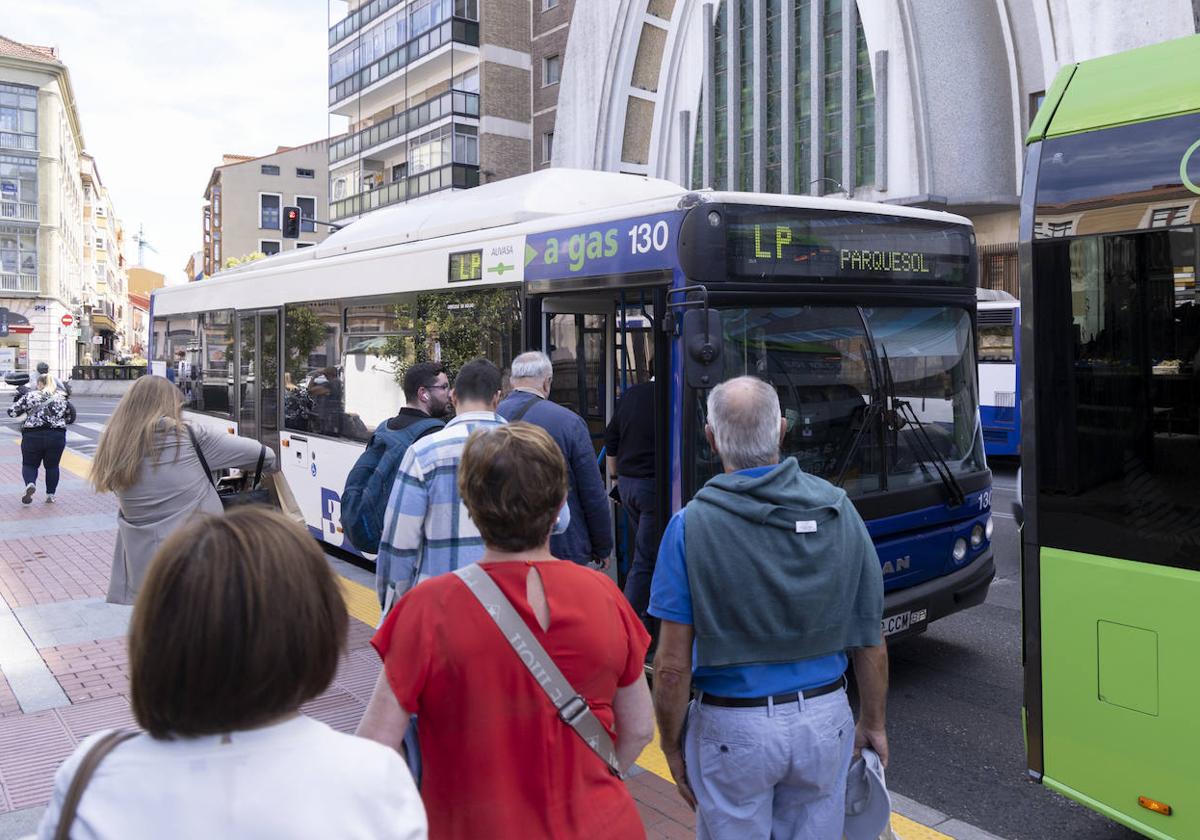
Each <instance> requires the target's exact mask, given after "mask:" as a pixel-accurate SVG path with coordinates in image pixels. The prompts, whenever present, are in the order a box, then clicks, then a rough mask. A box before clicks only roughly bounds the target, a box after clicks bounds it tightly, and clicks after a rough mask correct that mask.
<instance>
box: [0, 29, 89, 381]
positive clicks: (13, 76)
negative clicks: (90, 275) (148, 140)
mask: <svg viewBox="0 0 1200 840" xmlns="http://www.w3.org/2000/svg"><path fill="white" fill-rule="evenodd" d="M82 150H83V134H82V131H81V129H80V125H79V117H78V113H77V111H76V107H75V94H74V91H73V89H72V86H71V78H70V74H69V73H68V71H67V68H66V66H65V65H64V64H63V63H62V62H61V61H59V59H58V56H57V54H56V52H55V50H54V49H53V48H50V47H38V46H32V45H27V44H21V43H18V42H16V41H12V40H9V39H7V38H3V37H0V369H21V370H28V369H30V368H31V367H32V366H33V365H34V364H36V363H37V362H40V361H45V362H47V363H48V364H49V365H50V368H51V371H52V372H53V373H55V374H56V375H64V376H65V375H69V373H70V368H71V366H72V365H73V364H75V362H76V361H77V359H78V357H79V346H78V343H77V340H78V336H79V329H78V325H77V323H72V324H71V325H70V326H67V325H64V324H63V321H64V317H63V316H65V315H70V316H71V319H74V318H75V315H76V313H77V311H78V309H79V307H80V306H81V305H82V299H83V298H82V295H83V278H84V272H85V261H84V254H83V246H84V225H83V183H82V177H81V173H80V153H81V152H82ZM71 319H67V320H71Z"/></svg>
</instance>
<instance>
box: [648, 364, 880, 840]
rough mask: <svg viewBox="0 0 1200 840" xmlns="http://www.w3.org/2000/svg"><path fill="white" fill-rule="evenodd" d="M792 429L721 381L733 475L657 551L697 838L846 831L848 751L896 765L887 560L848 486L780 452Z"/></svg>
mask: <svg viewBox="0 0 1200 840" xmlns="http://www.w3.org/2000/svg"><path fill="white" fill-rule="evenodd" d="M786 431H787V424H786V421H785V420H784V419H783V418H782V417H781V416H780V411H779V398H778V396H777V395H776V393H775V390H774V388H772V387H771V386H770V385H768V384H767V383H766V382H763V381H762V380H761V379H757V378H755V377H751V376H743V377H739V378H737V379H732V380H730V381H728V382H725V383H722V384H721V385H719V386H717V387H716V388H714V389H713V390H712V392H711V393H710V394H709V397H708V424H707V426H706V427H705V430H704V432H705V436H706V437H707V438H708V442H709V444H710V445H711V446H712V447H713V449H714V450H715V451H716V452H717V454H718V455H719V456H720V458H721V464H722V466H723V467H724V468H725V472H724V474H723V475H718V476H715V477H714V478H712V479H711V480H710V481H709V482H708V483H707V484H705V485H704V487H703V488H701V490H700V491H699V492H698V493H697V494H696V495H695V497H694V498H693V499H692V501H691V502H690V503H688V505H687V507H685V508H684V509H683V510H681V511H679V512H678V513H677V514H675V516H674V517H673V518H672V519H671V522H670V523H669V524H668V526H667V529H666V532H665V533H664V534H663V541H662V545H661V546H660V547H659V553H658V564H657V566H656V568H655V571H654V582H653V585H652V588H651V595H650V614H651V615H653V616H655V617H656V618H658V619H661V621H662V630H661V634H660V636H659V640H658V652H657V655H656V656H655V660H654V669H655V673H654V707H655V712H656V716H657V718H658V729H659V733H660V735H661V738H662V750H663V753H664V754H665V756H666V759H667V764H668V766H669V767H670V769H671V774H672V775H673V776H674V778H675V782H676V784H677V785H678V789H679V792H680V795H681V796H683V798H684V800H685V801H687V803H688V804H689V805H691V806H692V807H693V808H695V809H696V832H697V836H698V837H700V838H710V837H712V838H717V837H767V836H772V837H789V838H798V840H827V838H833V837H841V836H842V828H843V820H844V818H845V797H846V775H847V771H848V769H849V765H850V759H851V755H852V753H853V752H855V751H858V750H860V749H862V748H865V747H870V748H872V749H874V750H875V752H877V753H878V754H879V757H880V759H881V761H882V762H883V763H884V764H886V763H887V757H888V752H887V750H888V745H887V734H886V732H885V729H884V718H885V708H886V703H887V648H886V647H885V646H884V643H883V638H882V634H881V631H880V622H881V619H882V616H883V574H882V570H881V568H880V565H879V556H878V554H877V553H876V551H875V546H874V544H873V543H872V542H871V537H870V535H869V534H868V533H867V529H866V526H865V525H864V524H863V521H862V518H861V517H860V516H859V515H858V512H857V511H856V510H855V509H854V505H853V504H851V503H850V500H849V498H848V497H847V496H846V493H845V492H844V491H843V490H841V489H840V488H838V487H834V486H833V485H832V484H830V483H829V482H827V481H825V480H824V479H820V478H817V477H815V476H811V475H806V474H805V473H804V472H802V471H801V470H800V467H799V465H798V464H797V463H796V460H795V459H794V458H788V459H787V460H786V461H783V462H782V463H780V460H779V455H780V453H779V447H780V443H781V441H782V440H783V435H784V433H785V432H786ZM685 523H686V527H685ZM693 644H694V649H693ZM851 658H852V659H853V661H854V672H855V676H856V678H857V682H858V692H859V697H860V700H861V707H862V716H861V719H860V720H859V721H858V724H857V726H855V723H854V716H853V714H852V712H851V710H850V704H849V702H848V701H847V699H846V691H845V677H844V674H845V670H846V667H847V665H848V660H849V659H851ZM693 682H694V683H695V686H696V689H697V699H696V700H694V701H692V702H691V708H690V711H689V701H688V696H689V690H690V688H691V684H692V683H693ZM685 717H686V718H687V719H688V726H687V735H686V738H684V736H683V729H684V726H683V723H684V719H685ZM685 741H686V743H685ZM730 768H736V772H731V770H730ZM735 805H736V807H735Z"/></svg>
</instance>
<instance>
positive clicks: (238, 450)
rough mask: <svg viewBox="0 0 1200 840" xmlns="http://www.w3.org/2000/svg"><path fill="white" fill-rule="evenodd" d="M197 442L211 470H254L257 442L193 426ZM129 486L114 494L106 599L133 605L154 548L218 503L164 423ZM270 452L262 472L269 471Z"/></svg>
mask: <svg viewBox="0 0 1200 840" xmlns="http://www.w3.org/2000/svg"><path fill="white" fill-rule="evenodd" d="M192 430H193V431H194V432H195V433H196V441H197V442H198V443H199V444H200V449H201V450H202V451H203V452H204V458H205V460H207V461H208V466H209V468H210V469H213V470H223V469H232V468H241V469H254V467H255V465H256V464H257V463H258V453H259V450H260V445H259V443H258V441H256V440H250V439H249V438H244V437H239V436H237V435H231V434H227V433H224V432H221V431H217V430H213V429H210V428H206V427H204V426H200V425H195V426H193V427H192ZM154 444H155V445H154V453H153V454H152V455H151V456H150V457H149V458H148V459H147V463H146V464H144V465H143V466H142V470H141V472H140V473H139V474H138V478H137V481H136V482H134V484H133V486H132V487H130V488H129V489H127V490H125V491H124V492H122V493H118V494H117V500H118V502H119V503H120V505H121V512H120V514H119V516H118V521H117V547H116V551H115V552H114V553H113V565H112V577H111V578H110V580H109V585H108V601H109V603H112V604H132V603H133V600H134V598H135V597H136V596H137V593H138V589H139V588H140V587H141V584H142V578H144V577H145V575H146V569H147V568H148V567H149V565H150V559H151V558H152V557H154V554H155V552H156V551H158V547H159V545H161V544H162V542H163V541H164V540H165V539H166V538H167V537H169V536H170V535H171V534H172V533H173V532H174V531H175V529H177V528H179V527H181V526H182V525H183V524H184V523H185V522H187V520H188V519H190V518H191V517H192V515H193V514H195V513H196V512H197V511H200V512H203V513H215V514H220V513H221V512H222V507H221V500H220V499H219V498H218V497H217V492H216V491H215V490H214V489H213V487H212V484H211V483H210V482H209V480H208V476H207V475H205V473H204V468H203V467H201V466H200V459H199V458H197V457H196V453H195V451H194V450H193V449H192V445H191V441H189V440H188V437H187V434H186V433H185V434H184V435H183V436H181V437H180V436H177V435H176V434H175V432H174V431H173V430H171V429H170V428H169V427H168V425H167V424H166V423H165V422H164V425H163V428H162V429H160V430H159V432H158V433H157V436H156V437H155V441H154ZM274 466H275V453H274V452H272V451H271V450H270V449H269V448H268V449H267V456H266V458H265V459H264V462H263V470H264V471H266V470H267V469H273V468H274Z"/></svg>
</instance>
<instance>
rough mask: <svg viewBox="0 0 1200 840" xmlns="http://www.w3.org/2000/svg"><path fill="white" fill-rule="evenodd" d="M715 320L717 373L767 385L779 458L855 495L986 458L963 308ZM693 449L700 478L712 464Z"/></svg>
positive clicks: (747, 312)
mask: <svg viewBox="0 0 1200 840" xmlns="http://www.w3.org/2000/svg"><path fill="white" fill-rule="evenodd" d="M721 317H722V322H723V324H724V340H725V374H726V376H727V377H734V376H742V375H746V374H749V375H753V376H758V377H761V378H762V379H765V380H766V381H768V382H770V383H771V384H772V385H773V386H774V387H775V389H776V391H777V392H778V393H779V403H780V408H781V410H782V411H783V414H784V417H785V419H786V420H787V433H786V435H785V437H784V441H783V451H782V454H783V457H785V458H786V457H791V456H794V457H795V458H796V459H797V460H798V461H799V463H800V466H801V467H802V468H803V469H804V470H805V471H807V472H810V473H812V474H814V475H819V476H821V477H822V478H826V479H828V480H830V481H833V482H835V483H840V484H841V485H842V486H843V487H845V488H846V490H847V492H849V493H850V495H851V496H859V495H863V494H866V493H872V492H877V491H881V490H885V489H886V490H897V489H908V488H912V487H917V486H921V485H926V484H937V483H939V482H941V481H943V480H944V479H943V478H942V477H941V476H939V472H938V463H940V462H944V463H945V465H946V467H947V468H948V469H949V473H950V475H951V476H957V475H965V474H967V473H972V472H976V471H979V470H982V469H984V468H985V467H986V463H985V460H984V455H983V439H982V434H981V430H980V428H979V423H978V401H977V396H976V390H975V355H974V349H973V342H972V341H971V321H970V317H969V315H968V314H967V312H966V310H964V309H960V308H957V307H945V306H941V307H908V306H895V307H886V306H885V307H853V306H802V307H784V308H744V309H738V308H734V309H723V310H722V312H721ZM872 342H873V346H872ZM881 362H882V364H881ZM900 403H907V405H906V406H905V407H904V410H903V411H898V410H895V409H896V406H897V405H898V404H900ZM873 406H874V407H875V408H874V409H873ZM698 426H699V427H700V428H699V431H698V434H699V436H700V437H701V438H703V424H698ZM697 457H698V459H699V463H698V467H699V469H698V476H697V478H698V479H699V480H700V481H704V480H706V479H707V478H708V477H710V476H711V475H713V474H715V473H716V472H717V471H718V469H719V464H718V463H717V459H716V457H715V455H714V454H713V453H712V452H711V450H710V449H709V448H708V447H707V445H706V444H704V443H703V442H699V445H698V454H697ZM951 480H953V479H951Z"/></svg>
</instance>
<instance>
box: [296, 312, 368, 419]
mask: <svg viewBox="0 0 1200 840" xmlns="http://www.w3.org/2000/svg"><path fill="white" fill-rule="evenodd" d="M283 340H284V375H283V386H284V390H285V391H286V392H287V393H286V394H285V396H284V404H283V405H284V408H283V417H284V426H285V427H286V428H288V429H290V430H292V431H295V432H314V433H316V434H320V435H328V436H330V437H341V436H342V435H343V434H344V433H346V432H347V431H349V432H351V433H352V432H354V431H356V429H355V428H354V426H353V424H351V428H349V429H347V428H346V423H345V422H344V421H345V416H344V414H343V405H344V399H343V398H344V387H343V386H344V383H343V380H342V370H341V346H342V308H341V305H340V304H339V303H338V302H337V301H317V302H313V303H302V304H292V305H289V306H288V307H287V310H286V312H285V315H284V323H283ZM354 436H357V435H354Z"/></svg>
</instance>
